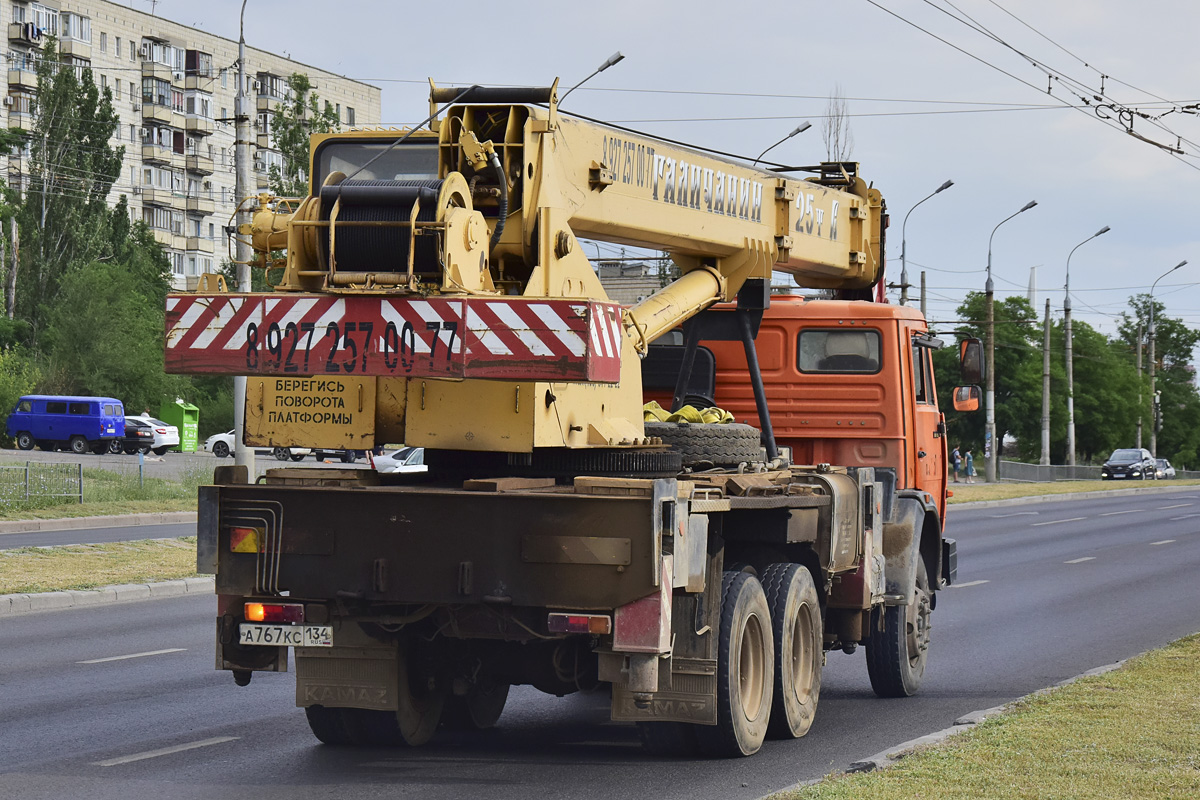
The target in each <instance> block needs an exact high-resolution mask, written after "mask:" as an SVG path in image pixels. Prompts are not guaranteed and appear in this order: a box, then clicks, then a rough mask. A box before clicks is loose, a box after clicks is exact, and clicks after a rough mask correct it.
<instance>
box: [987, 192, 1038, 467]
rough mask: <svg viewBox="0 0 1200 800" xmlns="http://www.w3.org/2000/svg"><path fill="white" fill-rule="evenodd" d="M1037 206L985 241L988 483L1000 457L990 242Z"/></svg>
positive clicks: (1034, 202) (1024, 208) (1025, 208)
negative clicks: (986, 245) (986, 258)
mask: <svg viewBox="0 0 1200 800" xmlns="http://www.w3.org/2000/svg"><path fill="white" fill-rule="evenodd" d="M1036 205H1037V200H1030V201H1029V202H1028V203H1026V204H1025V205H1023V206H1021V210H1020V211H1018V212H1016V214H1010V215H1009V216H1007V217H1005V218H1004V219H1002V220H1000V222H999V223H997V225H996V227H995V228H992V235H991V236H989V237H988V260H987V284H985V286H984V297H985V299H986V300H987V303H986V305H987V394H986V395H985V396H984V401H985V402H986V404H987V405H986V408H987V410H986V422H985V423H984V425H985V427H984V433H983V439H984V441H983V455H984V463H983V470H984V472H983V477H984V480H986V481H987V482H988V483H995V482H996V466H997V461H998V458H997V456H998V455H999V448H998V447H997V442H996V315H995V291H996V285H995V284H994V283H992V239H993V238H994V237H995V236H996V231H997V230H999V229H1000V226H1001V225H1003V224H1004V223H1006V222H1008V221H1009V220H1010V219H1012V218H1013V217H1015V216H1016V215H1017V214H1021V213H1024V212H1026V211H1028V210H1029V209H1031V208H1033V207H1034V206H1036Z"/></svg>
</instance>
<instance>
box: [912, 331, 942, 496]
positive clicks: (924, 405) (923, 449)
mask: <svg viewBox="0 0 1200 800" xmlns="http://www.w3.org/2000/svg"><path fill="white" fill-rule="evenodd" d="M911 352H912V361H911V369H912V371H911V373H910V374H911V375H912V385H911V388H910V391H911V392H912V409H913V425H912V431H913V447H914V449H915V451H916V456H917V458H916V470H915V472H916V488H917V489H921V490H922V491H926V492H929V494H931V495H933V499H934V502H935V503H936V504H937V506H938V513H939V515H941V516H942V518H943V519H944V518H945V511H946V508H945V504H946V452H947V448H946V423H945V418H944V417H943V416H942V412H941V410H940V409H939V408H938V405H937V389H936V387H935V386H934V383H933V362H932V359H931V357H930V356H931V353H932V350H931V349H930V348H929V347H923V346H919V345H917V344H913V345H912V347H911Z"/></svg>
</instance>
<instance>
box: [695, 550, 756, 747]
mask: <svg viewBox="0 0 1200 800" xmlns="http://www.w3.org/2000/svg"><path fill="white" fill-rule="evenodd" d="M774 685H775V648H774V646H773V643H772V641H771V612H770V609H768V608H767V598H766V595H764V594H763V589H762V584H761V583H759V582H758V578H756V577H754V576H753V575H751V574H750V573H748V572H726V573H725V574H724V577H723V578H722V580H721V621H720V638H719V639H718V650H717V724H716V725H703V726H698V727H697V728H696V740H697V741H698V742H699V744H700V749H701V750H702V751H703V752H704V753H705V754H706V755H709V756H713V757H717V758H732V757H738V756H749V755H753V754H754V753H757V752H758V749H759V748H760V747H762V743H763V739H765V738H766V735H767V722H768V720H769V719H770V717H771V690H772V687H773V686H774Z"/></svg>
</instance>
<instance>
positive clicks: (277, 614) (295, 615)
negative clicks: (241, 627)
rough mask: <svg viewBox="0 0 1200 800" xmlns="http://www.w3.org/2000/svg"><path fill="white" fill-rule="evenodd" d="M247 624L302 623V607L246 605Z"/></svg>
mask: <svg viewBox="0 0 1200 800" xmlns="http://www.w3.org/2000/svg"><path fill="white" fill-rule="evenodd" d="M246 620H247V621H248V622H304V606H302V605H300V604H298V603H246Z"/></svg>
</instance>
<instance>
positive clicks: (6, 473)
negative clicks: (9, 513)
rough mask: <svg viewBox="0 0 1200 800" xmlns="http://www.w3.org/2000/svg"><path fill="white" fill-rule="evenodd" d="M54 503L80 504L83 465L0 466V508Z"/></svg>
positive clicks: (34, 463) (29, 464) (27, 462)
mask: <svg viewBox="0 0 1200 800" xmlns="http://www.w3.org/2000/svg"><path fill="white" fill-rule="evenodd" d="M52 499H57V501H58V502H60V503H65V502H74V503H82V502H83V464H49V463H44V462H37V461H26V462H25V463H24V464H2V465H0V506H9V505H15V504H18V503H30V502H41V501H44V500H52Z"/></svg>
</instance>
